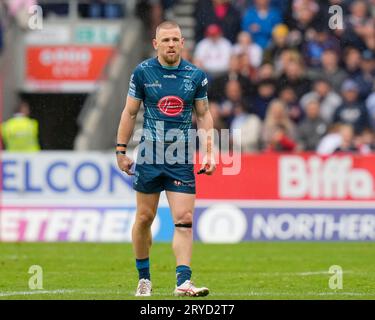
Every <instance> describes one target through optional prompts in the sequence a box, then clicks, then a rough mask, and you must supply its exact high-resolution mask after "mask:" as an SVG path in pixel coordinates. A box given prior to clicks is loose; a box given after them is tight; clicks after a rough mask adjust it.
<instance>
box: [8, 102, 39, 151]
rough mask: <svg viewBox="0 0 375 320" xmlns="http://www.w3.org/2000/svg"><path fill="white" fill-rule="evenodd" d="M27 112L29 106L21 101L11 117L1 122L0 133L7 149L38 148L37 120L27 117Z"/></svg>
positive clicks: (27, 149)
mask: <svg viewBox="0 0 375 320" xmlns="http://www.w3.org/2000/svg"><path fill="white" fill-rule="evenodd" d="M29 114H30V109H29V106H28V104H27V103H25V102H23V103H21V105H20V107H19V109H18V112H17V113H16V114H15V115H14V116H13V117H12V118H10V119H9V120H7V121H5V122H4V123H3V124H1V134H2V137H3V142H4V144H5V149H6V150H7V151H13V152H14V151H15V152H35V151H39V150H40V146H39V139H38V137H39V125H38V121H36V120H34V119H31V118H29Z"/></svg>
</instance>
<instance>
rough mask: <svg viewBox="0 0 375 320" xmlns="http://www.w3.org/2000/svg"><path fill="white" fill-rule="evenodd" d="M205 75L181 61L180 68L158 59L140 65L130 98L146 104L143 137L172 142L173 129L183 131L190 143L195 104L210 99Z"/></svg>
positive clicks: (191, 65)
mask: <svg viewBox="0 0 375 320" xmlns="http://www.w3.org/2000/svg"><path fill="white" fill-rule="evenodd" d="M207 84H208V81H207V77H206V74H205V73H204V72H203V71H202V70H200V69H198V68H197V67H196V66H194V65H193V64H191V63H189V62H188V61H186V60H183V59H181V62H180V64H179V65H178V66H177V67H165V66H162V65H161V64H160V63H159V61H158V59H157V58H151V59H148V60H145V61H143V62H142V63H140V64H139V65H138V66H137V67H136V68H135V70H134V72H133V74H132V75H131V78H130V83H129V91H128V95H130V96H131V97H133V98H136V99H139V100H142V101H143V104H144V107H145V113H144V123H143V129H144V136H145V138H146V139H147V140H151V141H167V142H168V141H170V140H169V139H165V134H166V132H168V130H170V129H179V130H181V131H182V132H183V134H184V138H185V141H188V130H189V129H190V128H191V127H192V110H193V106H194V101H195V100H199V99H206V98H207Z"/></svg>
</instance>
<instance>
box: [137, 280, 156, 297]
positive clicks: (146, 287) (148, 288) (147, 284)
mask: <svg viewBox="0 0 375 320" xmlns="http://www.w3.org/2000/svg"><path fill="white" fill-rule="evenodd" d="M151 292H152V283H151V281H150V280H148V279H140V280H139V281H138V287H137V291H136V292H135V296H136V297H150V296H151Z"/></svg>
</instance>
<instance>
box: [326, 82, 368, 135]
mask: <svg viewBox="0 0 375 320" xmlns="http://www.w3.org/2000/svg"><path fill="white" fill-rule="evenodd" d="M341 92H342V96H343V98H344V102H343V104H342V105H341V106H339V107H338V108H337V109H336V111H335V113H334V116H333V121H334V122H339V123H345V124H349V125H351V126H353V128H354V131H355V133H356V134H358V133H360V132H362V131H363V130H364V129H366V128H369V127H370V119H369V116H368V113H367V109H366V107H365V106H364V104H363V103H362V102H360V101H359V99H358V95H359V87H358V84H357V83H356V82H354V81H353V80H351V79H348V80H345V82H344V83H343V85H342V90H341Z"/></svg>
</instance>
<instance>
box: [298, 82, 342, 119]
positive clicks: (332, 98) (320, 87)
mask: <svg viewBox="0 0 375 320" xmlns="http://www.w3.org/2000/svg"><path fill="white" fill-rule="evenodd" d="M312 99H313V100H317V101H319V103H320V116H321V117H322V119H323V120H324V121H325V122H326V123H331V122H332V120H333V115H334V113H335V111H336V109H337V108H338V107H339V106H340V105H341V104H342V98H341V96H340V95H338V94H337V93H336V92H335V91H333V90H332V87H331V84H330V83H329V81H328V80H327V79H326V78H320V79H317V80H316V81H315V82H314V86H313V90H312V91H310V92H308V93H306V94H305V95H303V96H302V98H301V100H300V103H301V106H302V109H304V110H306V106H307V103H308V102H309V101H310V100H312Z"/></svg>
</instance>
